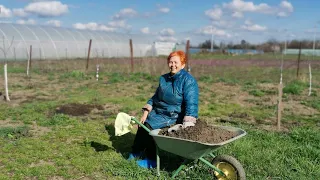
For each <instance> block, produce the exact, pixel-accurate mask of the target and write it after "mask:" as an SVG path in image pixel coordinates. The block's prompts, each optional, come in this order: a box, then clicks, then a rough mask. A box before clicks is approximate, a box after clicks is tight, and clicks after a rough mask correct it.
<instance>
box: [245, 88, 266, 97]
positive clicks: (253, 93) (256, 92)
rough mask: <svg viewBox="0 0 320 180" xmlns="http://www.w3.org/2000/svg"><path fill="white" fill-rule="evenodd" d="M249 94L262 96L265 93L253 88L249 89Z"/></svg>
mask: <svg viewBox="0 0 320 180" xmlns="http://www.w3.org/2000/svg"><path fill="white" fill-rule="evenodd" d="M249 94H250V95H253V96H257V97H262V96H264V95H265V93H264V92H263V91H261V90H259V89H254V90H251V91H249Z"/></svg>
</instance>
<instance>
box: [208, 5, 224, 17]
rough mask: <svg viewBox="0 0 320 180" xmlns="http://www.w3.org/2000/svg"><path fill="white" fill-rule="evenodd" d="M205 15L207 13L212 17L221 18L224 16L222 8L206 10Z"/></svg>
mask: <svg viewBox="0 0 320 180" xmlns="http://www.w3.org/2000/svg"><path fill="white" fill-rule="evenodd" d="M205 15H207V16H208V17H209V18H210V19H213V20H219V19H220V18H221V16H222V10H221V9H220V8H217V7H216V8H214V9H209V10H206V11H205Z"/></svg>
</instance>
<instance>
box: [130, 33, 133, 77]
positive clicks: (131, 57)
mask: <svg viewBox="0 0 320 180" xmlns="http://www.w3.org/2000/svg"><path fill="white" fill-rule="evenodd" d="M129 45H130V60H131V73H133V47H132V39H130V41H129Z"/></svg>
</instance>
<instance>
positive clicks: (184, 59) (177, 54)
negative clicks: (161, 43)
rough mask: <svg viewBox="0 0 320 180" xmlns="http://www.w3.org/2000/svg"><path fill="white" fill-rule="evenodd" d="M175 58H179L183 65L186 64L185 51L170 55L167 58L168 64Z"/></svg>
mask: <svg viewBox="0 0 320 180" xmlns="http://www.w3.org/2000/svg"><path fill="white" fill-rule="evenodd" d="M173 56H179V57H180V61H181V64H182V65H184V64H186V54H185V53H184V52H183V51H174V52H172V53H170V54H169V56H168V58H167V61H168V63H169V61H170V59H171V58H172V57H173Z"/></svg>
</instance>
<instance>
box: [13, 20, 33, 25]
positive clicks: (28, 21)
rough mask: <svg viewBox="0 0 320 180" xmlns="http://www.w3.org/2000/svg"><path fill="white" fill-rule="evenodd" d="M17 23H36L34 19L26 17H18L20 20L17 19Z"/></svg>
mask: <svg viewBox="0 0 320 180" xmlns="http://www.w3.org/2000/svg"><path fill="white" fill-rule="evenodd" d="M17 24H32V25H33V24H36V21H35V20H33V19H27V20H23V19H20V20H17Z"/></svg>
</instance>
